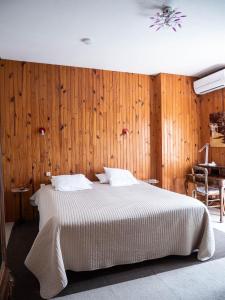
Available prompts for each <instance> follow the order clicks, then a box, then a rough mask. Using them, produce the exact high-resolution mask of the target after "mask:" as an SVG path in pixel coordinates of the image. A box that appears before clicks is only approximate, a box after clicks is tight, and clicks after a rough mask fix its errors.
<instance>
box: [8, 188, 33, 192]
mask: <svg viewBox="0 0 225 300" xmlns="http://www.w3.org/2000/svg"><path fill="white" fill-rule="evenodd" d="M29 190H30V188H29V187H18V188H12V189H11V192H12V193H26V192H28V191H29Z"/></svg>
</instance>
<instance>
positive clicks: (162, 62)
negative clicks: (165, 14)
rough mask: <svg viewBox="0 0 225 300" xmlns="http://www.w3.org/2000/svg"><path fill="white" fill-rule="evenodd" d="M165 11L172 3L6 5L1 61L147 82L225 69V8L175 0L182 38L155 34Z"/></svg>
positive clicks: (23, 0) (218, 1)
mask: <svg viewBox="0 0 225 300" xmlns="http://www.w3.org/2000/svg"><path fill="white" fill-rule="evenodd" d="M163 3H167V4H168V3H171V1H169V0H168V1H163V0H162V1H156V0H95V1H94V0H19V1H18V0H0V57H2V58H7V59H16V60H26V61H34V62H44V63H51V64H62V65H71V66H80V67H91V68H97V69H106V70H116V71H127V72H137V73H144V74H156V73H160V72H164V73H174V74H184V75H201V74H203V73H206V72H208V71H211V70H214V69H219V68H221V67H224V66H225V0H174V1H173V2H172V4H173V6H174V7H178V8H179V9H181V10H182V11H183V12H184V13H185V14H186V15H187V18H186V19H185V20H184V23H183V28H182V29H181V30H179V32H177V33H175V32H172V31H170V30H161V31H158V32H155V31H153V30H152V29H150V28H149V25H150V24H151V20H150V19H149V16H150V15H152V14H154V13H155V12H156V11H157V10H156V6H157V5H158V4H163ZM84 37H89V38H91V40H92V43H91V45H85V44H83V43H81V42H80V39H81V38H84Z"/></svg>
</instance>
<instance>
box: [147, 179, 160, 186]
mask: <svg viewBox="0 0 225 300" xmlns="http://www.w3.org/2000/svg"><path fill="white" fill-rule="evenodd" d="M145 182H146V183H149V184H152V185H157V184H158V183H159V180H158V179H147V180H145Z"/></svg>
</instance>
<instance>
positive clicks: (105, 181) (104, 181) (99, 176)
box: [95, 173, 109, 183]
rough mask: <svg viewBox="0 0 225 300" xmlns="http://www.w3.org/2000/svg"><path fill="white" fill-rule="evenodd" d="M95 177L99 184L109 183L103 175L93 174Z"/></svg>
mask: <svg viewBox="0 0 225 300" xmlns="http://www.w3.org/2000/svg"><path fill="white" fill-rule="evenodd" d="M95 176H96V177H97V178H98V180H99V181H100V183H109V179H108V177H107V176H106V174H105V173H101V174H95Z"/></svg>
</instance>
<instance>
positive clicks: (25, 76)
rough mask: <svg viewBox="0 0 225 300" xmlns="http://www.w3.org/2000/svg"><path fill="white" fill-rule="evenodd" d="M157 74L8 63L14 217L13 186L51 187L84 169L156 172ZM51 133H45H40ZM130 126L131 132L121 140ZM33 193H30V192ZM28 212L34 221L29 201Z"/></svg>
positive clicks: (0, 74) (4, 97)
mask: <svg viewBox="0 0 225 300" xmlns="http://www.w3.org/2000/svg"><path fill="white" fill-rule="evenodd" d="M151 80H152V79H151V77H150V76H147V75H138V74H128V73H120V72H111V71H101V70H92V69H81V68H72V67H63V66H53V65H46V64H35V63H23V62H16V61H7V60H2V61H1V62H0V107H1V112H0V122H1V145H2V149H3V167H4V179H5V195H6V215H7V220H9V221H10V220H16V218H17V217H18V213H19V211H18V201H15V199H14V197H13V195H12V194H11V192H10V190H11V187H12V186H17V185H23V184H27V183H29V182H31V183H32V191H35V190H37V189H38V188H39V186H40V183H42V182H43V183H47V182H49V178H48V177H46V176H45V172H46V171H51V172H52V174H53V175H57V174H64V173H70V172H82V173H85V174H86V175H87V176H88V177H89V178H91V179H95V177H94V174H95V173H96V172H102V168H103V166H107V165H108V166H114V167H117V166H118V167H121V168H128V169H130V170H131V171H132V172H135V175H136V176H137V177H138V178H140V179H147V178H150V177H151V172H150V165H151V162H150V155H151V149H150V148H151V145H150V131H149V130H150V128H149V125H150V103H151V98H152V96H151V95H153V91H152V90H153V88H154V87H153V85H151ZM39 127H44V128H45V129H46V134H45V136H41V135H40V134H39V132H38V130H39ZM123 128H128V129H129V131H130V134H128V135H127V136H121V132H122V129H123ZM30 194H31V193H30ZM30 194H27V195H26V199H25V201H24V213H25V215H26V216H27V217H28V218H31V217H32V209H31V207H30V205H29V196H30Z"/></svg>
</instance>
